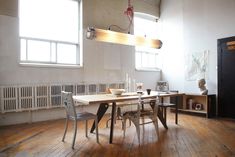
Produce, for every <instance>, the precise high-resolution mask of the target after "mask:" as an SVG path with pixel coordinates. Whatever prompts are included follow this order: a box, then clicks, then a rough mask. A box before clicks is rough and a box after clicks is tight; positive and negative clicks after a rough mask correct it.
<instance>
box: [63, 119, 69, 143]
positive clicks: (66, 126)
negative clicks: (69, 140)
mask: <svg viewBox="0 0 235 157" xmlns="http://www.w3.org/2000/svg"><path fill="white" fill-rule="evenodd" d="M67 129H68V118H66V121H65V128H64V135H63V138H62V142H64V139H65V136H66V133H67Z"/></svg>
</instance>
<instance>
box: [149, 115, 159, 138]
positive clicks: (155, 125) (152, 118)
mask: <svg viewBox="0 0 235 157" xmlns="http://www.w3.org/2000/svg"><path fill="white" fill-rule="evenodd" d="M149 118H150V119H151V120H152V121H153V124H154V127H155V130H156V133H157V138H158V140H159V137H160V136H159V127H158V119H157V118H155V116H154V117H152V116H151V117H149Z"/></svg>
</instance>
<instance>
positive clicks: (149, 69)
mask: <svg viewBox="0 0 235 157" xmlns="http://www.w3.org/2000/svg"><path fill="white" fill-rule="evenodd" d="M135 70H136V71H150V72H151V71H152V72H155V71H158V72H160V71H161V69H159V68H135Z"/></svg>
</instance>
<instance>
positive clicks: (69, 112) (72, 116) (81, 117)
mask: <svg viewBox="0 0 235 157" xmlns="http://www.w3.org/2000/svg"><path fill="white" fill-rule="evenodd" d="M61 94H62V101H63V104H64V106H65V109H66V122H65V130H64V135H63V138H62V141H63V142H64V139H65V136H66V133H67V130H68V121H69V120H72V121H74V135H73V140H72V149H74V144H75V140H76V135H77V122H78V121H85V127H86V129H85V133H86V137H88V133H87V130H88V129H87V128H88V120H91V119H93V120H95V127H96V141H97V143H99V134H98V118H97V115H95V114H93V113H89V112H81V113H76V110H75V106H74V101H73V97H72V93H71V92H65V91H62V92H61Z"/></svg>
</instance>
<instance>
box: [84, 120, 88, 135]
mask: <svg viewBox="0 0 235 157" xmlns="http://www.w3.org/2000/svg"><path fill="white" fill-rule="evenodd" d="M87 123H88V122H87V120H86V121H85V127H86V129H85V132H86V137H88V134H87V125H88V124H87Z"/></svg>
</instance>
